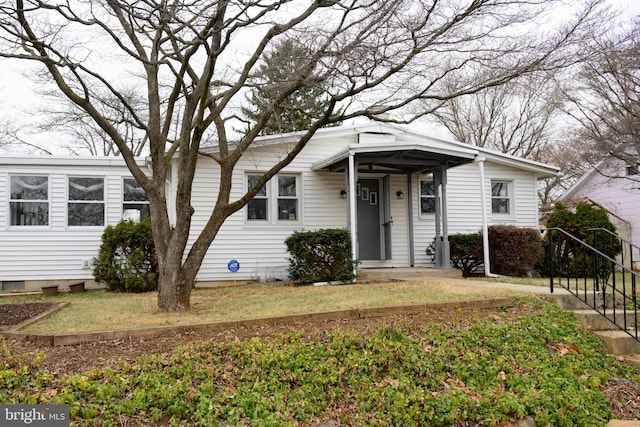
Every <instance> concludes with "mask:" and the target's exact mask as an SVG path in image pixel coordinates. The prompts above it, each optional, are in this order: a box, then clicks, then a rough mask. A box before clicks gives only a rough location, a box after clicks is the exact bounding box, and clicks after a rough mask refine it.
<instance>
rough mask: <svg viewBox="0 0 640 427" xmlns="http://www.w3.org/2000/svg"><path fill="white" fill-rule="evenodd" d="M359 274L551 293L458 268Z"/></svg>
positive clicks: (371, 270)
mask: <svg viewBox="0 0 640 427" xmlns="http://www.w3.org/2000/svg"><path fill="white" fill-rule="evenodd" d="M358 275H359V276H362V278H363V280H403V281H415V280H428V281H433V282H439V283H447V284H451V285H454V286H478V287H486V288H496V289H508V290H512V291H519V292H525V293H531V294H539V295H550V294H551V292H550V291H549V286H532V285H531V286H530V285H519V284H515V283H507V282H490V281H488V280H484V279H483V280H480V279H474V278H463V277H462V272H461V271H460V270H456V269H446V270H445V269H438V268H424V267H406V268H405V267H401V268H362V269H360V270H358ZM505 280H507V279H505ZM566 293H568V292H567V291H566V290H564V289H558V288H556V289H554V294H566Z"/></svg>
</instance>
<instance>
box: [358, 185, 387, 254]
mask: <svg viewBox="0 0 640 427" xmlns="http://www.w3.org/2000/svg"><path fill="white" fill-rule="evenodd" d="M358 184H359V186H360V191H359V194H358V193H357V194H358V196H357V199H358V200H357V212H358V251H359V253H358V259H361V260H380V259H382V250H381V248H382V246H381V239H380V228H381V225H382V222H381V221H380V201H381V197H380V196H381V194H380V180H378V179H359V180H358Z"/></svg>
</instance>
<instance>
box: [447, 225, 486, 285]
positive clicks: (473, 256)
mask: <svg viewBox="0 0 640 427" xmlns="http://www.w3.org/2000/svg"><path fill="white" fill-rule="evenodd" d="M449 250H450V255H451V265H452V266H453V267H455V268H457V269H458V270H462V277H471V275H472V274H473V273H476V272H477V271H478V269H479V267H481V266H482V265H484V252H483V250H482V234H480V233H469V234H462V233H457V234H452V235H450V236H449Z"/></svg>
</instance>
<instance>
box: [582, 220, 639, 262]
mask: <svg viewBox="0 0 640 427" xmlns="http://www.w3.org/2000/svg"><path fill="white" fill-rule="evenodd" d="M587 231H590V232H591V233H593V242H594V243H593V246H594V247H595V248H598V249H600V248H602V247H605V248H613V247H617V248H618V249H619V252H620V254H619V256H618V257H619V259H620V263H621V264H622V265H624V266H626V267H628V268H630V269H632V270H633V268H634V267H633V263H634V260H637V259H638V254H640V246H638V245H635V244H633V243H631V242H630V241H628V240H627V239H624V238H622V237H620V236H619V235H617V234H616V233H614V232H613V231H610V230H607V229H606V228H602V227H600V228H589V229H587ZM634 255H635V256H634ZM618 257H616V258H618Z"/></svg>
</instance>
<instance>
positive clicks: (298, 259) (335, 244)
mask: <svg viewBox="0 0 640 427" xmlns="http://www.w3.org/2000/svg"><path fill="white" fill-rule="evenodd" d="M285 244H286V245H287V250H288V251H289V253H290V254H291V257H290V258H289V278H290V279H291V280H297V281H302V282H317V281H327V282H330V281H341V282H343V283H350V282H353V280H354V279H355V273H354V269H355V263H354V261H353V260H352V259H351V258H352V252H351V234H350V233H349V231H348V230H344V229H321V230H318V231H309V232H297V231H296V232H295V233H293V234H292V235H291V236H289V237H288V238H287V239H286V240H285Z"/></svg>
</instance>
